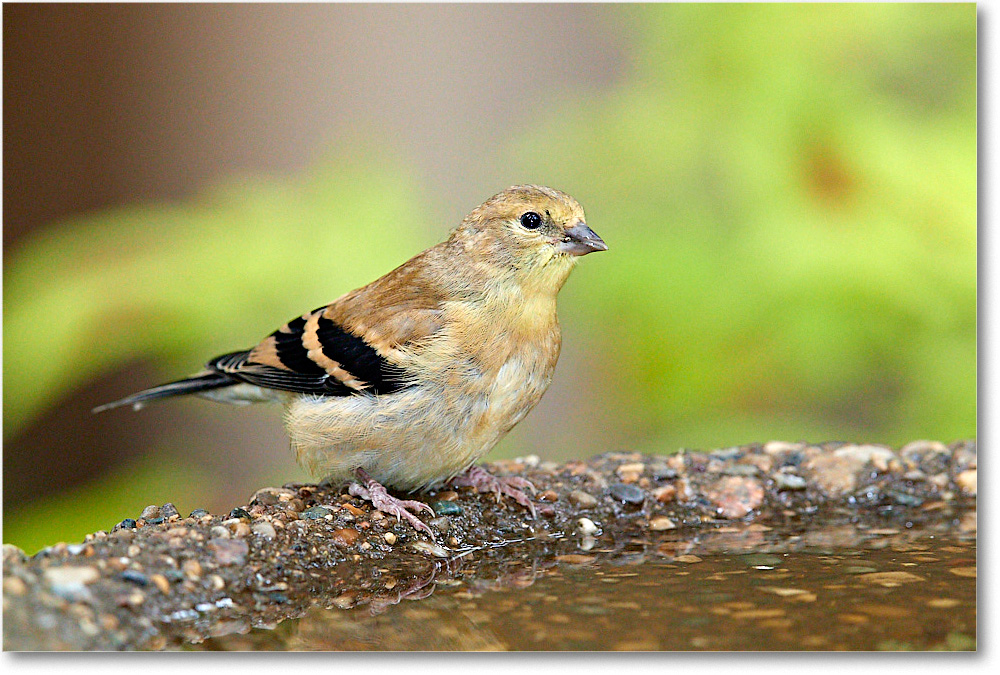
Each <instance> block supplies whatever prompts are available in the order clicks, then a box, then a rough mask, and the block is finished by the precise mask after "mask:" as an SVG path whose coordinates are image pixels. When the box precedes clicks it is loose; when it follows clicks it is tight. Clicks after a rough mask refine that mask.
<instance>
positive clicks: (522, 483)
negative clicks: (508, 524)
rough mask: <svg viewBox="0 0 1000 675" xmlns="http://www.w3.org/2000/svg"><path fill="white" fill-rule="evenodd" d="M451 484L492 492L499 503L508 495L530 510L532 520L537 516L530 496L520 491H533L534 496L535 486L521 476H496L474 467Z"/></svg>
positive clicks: (455, 478) (453, 479) (456, 477)
mask: <svg viewBox="0 0 1000 675" xmlns="http://www.w3.org/2000/svg"><path fill="white" fill-rule="evenodd" d="M450 484H451V485H454V486H456V487H474V488H476V490H477V491H479V492H492V493H493V494H495V495H496V497H497V501H500V495H506V496H507V497H510V498H511V499H513V500H514V501H515V502H517V503H518V504H520V505H521V506H523V507H525V508H526V509H528V511H530V512H531V517H532V518H534V517H535V515H536V513H535V505H534V504H532V503H531V500H530V499H529V498H528V495H526V494H524V493H523V492H521V490H520V489H519V488H525V489H528V490H531V493H532V494H534V493H535V492H536V490H535V486H534V485H532V483H531V481H529V480H527V479H526V478H521V477H520V476H494V475H493V474H491V473H490V472H489V471H487V470H486V469H483V468H481V467H478V466H473V467H470V468H469V470H468V471H466V472H465V473H464V474H462V475H461V476H455V477H454V478H452V479H451V481H450Z"/></svg>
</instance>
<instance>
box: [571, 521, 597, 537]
mask: <svg viewBox="0 0 1000 675" xmlns="http://www.w3.org/2000/svg"><path fill="white" fill-rule="evenodd" d="M576 529H578V530H579V531H580V534H582V535H584V536H586V535H589V534H594V533H595V532H597V529H598V528H597V524H596V523H594V521H592V520H591V519H590V518H580V519H579V520H578V521H576Z"/></svg>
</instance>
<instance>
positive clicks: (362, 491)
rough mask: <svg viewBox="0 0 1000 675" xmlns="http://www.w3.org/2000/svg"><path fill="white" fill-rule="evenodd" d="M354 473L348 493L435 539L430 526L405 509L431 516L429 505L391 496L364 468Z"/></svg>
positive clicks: (432, 510)
mask: <svg viewBox="0 0 1000 675" xmlns="http://www.w3.org/2000/svg"><path fill="white" fill-rule="evenodd" d="M356 475H357V477H358V482H357V483H351V485H350V487H348V488H347V491H348V493H350V494H351V495H354V496H355V497H361V498H362V499H367V500H368V501H370V502H371V503H372V506H374V507H375V508H376V509H378V510H379V511H381V512H382V513H385V514H388V515H390V516H396V520H399V519H400V518H402V519H404V520H406V522H408V523H409V524H410V525H412V526H413V529H415V530H417V531H418V532H426V533H427V534H429V535H430V537H431V541H436V540H435V539H434V532H432V531H431V528H430V527H428V526H427V524H426V523H424V522H423V521H422V520H420V519H419V518H417V517H416V516H415V515H413V514H412V513H410V512H409V511H407V509H411V510H413V511H416V512H418V513H419V512H420V511H427V512H428V513H430V514H431V515H432V516H433V515H434V509H432V508H431V507H429V506H428V505H427V504H424V503H423V502H418V501H416V500H414V499H397V498H396V497H393V496H392V495H391V494H389V492H388V490H386V489H385V486H383V485H382V484H381V483H379V482H378V481H377V480H375V479H374V478H372V477H371V476H370V475H368V472H367V471H365V470H364V469H358V470H357V471H356Z"/></svg>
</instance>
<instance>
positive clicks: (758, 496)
mask: <svg viewBox="0 0 1000 675" xmlns="http://www.w3.org/2000/svg"><path fill="white" fill-rule="evenodd" d="M488 468H490V470H492V471H494V472H495V473H497V474H518V475H523V476H525V477H526V478H528V479H529V480H531V481H533V482H534V483H535V485H536V487H537V488H538V494H537V495H536V498H535V504H536V508H538V517H537V518H535V519H532V518H531V517H530V516H529V515H528V513H527V511H526V510H524V509H523V508H521V507H519V506H517V505H516V504H511V503H501V504H497V503H496V502H495V500H494V498H493V496H492V495H486V494H478V493H475V492H474V491H472V490H471V489H460V490H458V491H451V490H448V491H439V492H437V493H435V492H431V493H427V494H422V495H419V498H421V499H423V500H425V501H428V502H430V503H433V504H435V505H436V506H441V505H442V504H445V503H447V504H449V506H448V507H446V508H441V509H439V511H438V514H437V517H436V518H433V519H429V520H428V522H430V523H431V526H432V528H433V529H434V530H435V532H436V533H437V534H436V540H435V541H431V540H430V538H429V537H427V536H426V535H424V534H418V533H416V532H414V531H413V530H412V529H411V528H410V527H409V526H408V525H407V524H406V523H399V522H397V521H396V519H395V518H390V517H386V516H384V515H383V514H381V513H377V512H373V511H372V510H371V508H370V505H369V504H367V503H365V502H362V501H360V500H359V499H357V498H354V497H350V496H349V495H346V494H342V492H341V490H339V489H336V488H332V487H326V486H322V487H321V486H315V485H298V484H289V485H286V486H284V487H281V488H263V489H261V490H259V491H258V492H257V493H256V494H255V495H254V496H253V497H252V498H251V500H250V501H249V503H248V504H246V505H243V506H238V507H236V508H234V509H233V510H232V511H231V512H229V513H227V514H224V515H221V514H219V515H216V514H207V513H199V512H197V511H196V512H194V513H193V514H192V516H189V517H187V518H183V517H181V515H180V514H179V513H177V510H176V509H174V508H173V506H172V505H163V506H161V507H157V506H151V507H147V508H146V509H143V510H142V512H141V513H140V514H139V517H138V518H136V519H135V522H134V523H131V522H130V521H129V519H123V520H122V522H121V523H119V524H118V525H117V526H116V527H115V528H114V529H113V531H111V532H97V533H94V534H93V535H88V537H87V538H86V541H85V542H83V543H82V544H73V545H67V544H64V543H60V544H56V545H54V546H52V547H49V548H47V549H45V550H43V551H41V552H39V553H38V554H36V555H34V556H31V557H28V556H25V555H24V553H23V552H21V551H20V550H19V549H16V548H14V547H10V546H5V547H4V581H3V588H4V597H3V602H4V607H3V611H4V647H5V649H164V648H195V647H198V648H208V649H240V648H255V649H409V648H420V649H951V650H967V649H974V648H975V634H976V633H975V610H976V608H975V586H976V576H975V575H976V562H975V559H976V554H975V536H976V520H975V499H976V493H975V490H976V475H975V474H976V446H975V443H974V442H960V443H954V444H952V445H950V446H945V445H943V444H940V443H937V442H932V441H918V442H915V443H911V444H909V445H907V446H904V447H903V448H901V449H899V450H893V449H890V448H885V447H882V446H871V445H849V444H843V443H829V444H823V445H807V444H802V443H785V442H771V443H767V444H763V445H752V446H745V447H741V448H728V449H725V450H721V451H717V452H714V453H704V454H702V453H690V452H685V453H681V454H677V455H670V456H648V455H639V454H637V453H607V454H604V455H601V456H598V457H595V458H592V459H591V460H588V461H586V462H583V461H578V462H569V463H567V464H564V465H555V464H552V463H548V462H540V461H539V460H538V458H536V457H527V458H523V459H521V460H514V461H504V462H497V463H495V464H493V465H490V466H489V467H488ZM543 495H544V497H543ZM133 524H134V527H126V525H133ZM403 600H407V601H419V602H406V603H403V602H402V601H403ZM831 617H832V618H831ZM427 619H431V620H430V621H428V620H427ZM626 625H628V626H632V628H631V629H629V630H624V629H622V627H623V626H626ZM379 626H381V629H378V627H379ZM612 627H614V630H612ZM421 636H422V637H421ZM408 640H411V641H415V642H407V641H408Z"/></svg>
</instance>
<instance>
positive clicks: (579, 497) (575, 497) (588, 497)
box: [569, 490, 597, 509]
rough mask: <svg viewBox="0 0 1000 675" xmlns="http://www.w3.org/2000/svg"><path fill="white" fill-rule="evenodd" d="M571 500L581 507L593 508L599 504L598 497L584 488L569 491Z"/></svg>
mask: <svg viewBox="0 0 1000 675" xmlns="http://www.w3.org/2000/svg"><path fill="white" fill-rule="evenodd" d="M569 502H570V504H572V505H573V506H576V507H577V508H580V509H592V508H594V507H595V506H597V497H595V496H594V495H592V494H590V493H589V492H584V491H583V490H573V491H572V492H570V493H569Z"/></svg>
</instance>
